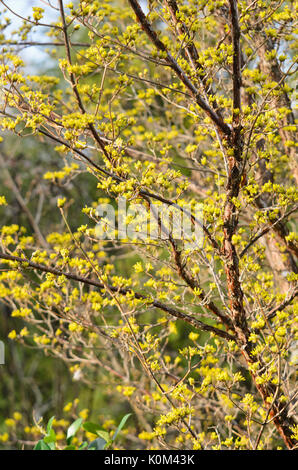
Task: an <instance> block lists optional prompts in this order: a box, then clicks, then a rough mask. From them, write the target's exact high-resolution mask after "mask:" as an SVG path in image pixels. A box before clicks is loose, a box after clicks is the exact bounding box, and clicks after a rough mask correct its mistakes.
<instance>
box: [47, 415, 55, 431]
mask: <svg viewBox="0 0 298 470" xmlns="http://www.w3.org/2000/svg"><path fill="white" fill-rule="evenodd" d="M54 419H55V416H52V417H51V418H50V419H49V421H48V424H47V434H50V431H51V429H52V426H53V421H54Z"/></svg>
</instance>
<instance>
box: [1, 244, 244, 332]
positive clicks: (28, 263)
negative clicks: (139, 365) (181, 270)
mask: <svg viewBox="0 0 298 470" xmlns="http://www.w3.org/2000/svg"><path fill="white" fill-rule="evenodd" d="M0 259H3V260H7V261H15V262H17V263H20V264H21V265H23V266H24V268H27V267H30V268H33V269H36V270H38V271H42V272H45V273H51V274H54V275H55V276H65V277H66V278H67V279H71V280H73V281H76V282H82V283H83V284H87V285H90V286H94V287H97V288H98V289H105V288H106V286H105V285H104V284H103V283H101V282H98V281H96V280H93V279H89V278H85V277H82V276H78V275H77V274H74V273H70V272H66V271H61V270H59V269H56V268H51V267H49V266H45V265H42V264H38V263H34V262H33V261H30V260H29V259H27V258H25V257H24V258H21V257H20V256H12V255H8V254H6V253H2V252H0ZM108 289H109V290H110V291H111V292H115V293H118V294H121V295H127V294H130V295H133V296H134V297H135V298H136V299H138V300H144V302H148V300H149V301H150V304H149V305H151V306H153V307H155V308H159V309H160V310H163V311H164V312H166V313H168V314H170V315H171V316H173V317H175V318H177V319H179V320H183V321H185V322H187V323H189V324H190V325H192V326H193V327H194V328H196V329H198V330H203V331H208V332H211V333H214V334H216V335H217V336H220V337H221V338H224V339H228V340H234V339H235V338H234V336H232V335H230V334H229V333H227V332H226V331H224V330H221V329H219V328H216V327H215V326H212V325H207V324H206V323H203V322H201V321H200V320H197V319H196V318H193V317H191V316H190V315H187V314H186V313H184V312H181V311H180V310H176V309H175V308H173V307H171V306H169V305H166V304H164V303H162V302H159V301H158V300H152V301H151V300H150V299H148V297H146V296H145V295H142V294H140V293H138V292H133V291H132V290H131V289H126V288H119V287H115V286H110V285H109V286H108Z"/></svg>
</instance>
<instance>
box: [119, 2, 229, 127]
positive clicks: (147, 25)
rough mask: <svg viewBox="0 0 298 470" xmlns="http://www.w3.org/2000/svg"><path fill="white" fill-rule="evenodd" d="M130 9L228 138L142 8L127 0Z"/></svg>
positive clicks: (222, 122) (215, 114)
mask: <svg viewBox="0 0 298 470" xmlns="http://www.w3.org/2000/svg"><path fill="white" fill-rule="evenodd" d="M128 1H129V3H130V5H131V7H132V9H133V10H134V12H135V14H136V17H137V20H138V22H139V23H140V25H141V27H142V29H143V31H144V32H145V33H146V34H147V36H148V38H149V39H150V41H151V42H152V43H153V44H154V45H155V47H156V48H157V49H158V50H160V51H162V52H165V53H166V59H165V60H166V62H167V63H168V64H169V65H170V67H171V68H172V70H174V72H175V73H176V75H177V76H178V77H179V78H180V80H181V81H182V83H183V84H184V85H185V86H186V88H188V90H189V91H190V93H191V95H192V96H193V98H194V99H195V101H196V103H197V104H198V105H199V106H200V108H201V109H203V110H204V111H205V112H206V113H207V115H208V116H209V117H210V119H211V120H212V121H213V122H214V123H215V124H216V125H217V127H218V128H219V130H220V131H221V132H222V133H223V134H225V135H227V136H229V135H230V134H231V129H230V127H229V126H228V125H227V124H226V123H225V122H224V121H223V119H222V118H221V117H220V116H219V115H218V114H217V113H216V112H215V111H214V110H213V109H212V108H211V107H210V106H209V104H208V103H207V102H206V101H205V100H204V99H203V98H202V97H201V95H200V93H199V90H198V89H197V88H196V87H195V86H194V84H193V83H192V82H191V81H190V79H189V78H188V77H187V75H186V74H185V72H184V71H183V70H182V68H181V67H180V65H179V64H178V63H177V62H176V60H175V59H174V57H173V56H172V54H171V53H170V52H169V51H168V49H167V48H166V46H165V45H164V43H163V42H162V41H161V40H160V39H159V37H158V35H157V34H156V32H155V31H154V30H153V28H152V25H151V24H150V23H149V21H148V20H147V18H146V15H145V14H144V12H143V10H142V8H141V7H140V5H139V3H138V2H137V1H136V0H128Z"/></svg>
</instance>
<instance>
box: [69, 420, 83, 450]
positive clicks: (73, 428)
mask: <svg viewBox="0 0 298 470" xmlns="http://www.w3.org/2000/svg"><path fill="white" fill-rule="evenodd" d="M82 422H83V420H82V418H78V419H76V420H75V421H74V422H73V423H72V424H71V425H70V426H69V428H68V429H67V436H66V441H67V444H68V445H70V444H71V440H72V438H73V437H74V436H75V434H76V433H77V432H78V430H79V429H80V427H81V425H82Z"/></svg>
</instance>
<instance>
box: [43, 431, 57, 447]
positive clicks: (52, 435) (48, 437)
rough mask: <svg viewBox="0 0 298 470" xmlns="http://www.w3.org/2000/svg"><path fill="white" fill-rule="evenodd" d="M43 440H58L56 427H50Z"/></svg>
mask: <svg viewBox="0 0 298 470" xmlns="http://www.w3.org/2000/svg"><path fill="white" fill-rule="evenodd" d="M43 441H44V442H46V443H47V444H49V443H50V442H56V434H55V431H54V429H50V430H49V432H48V434H47V435H46V436H45V437H44V438H43Z"/></svg>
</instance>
